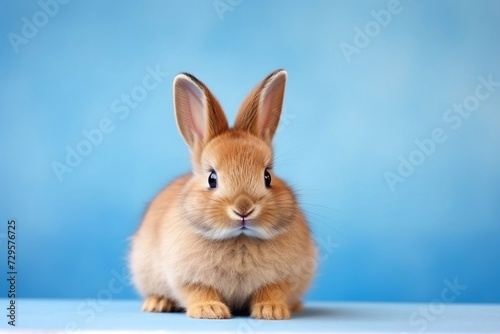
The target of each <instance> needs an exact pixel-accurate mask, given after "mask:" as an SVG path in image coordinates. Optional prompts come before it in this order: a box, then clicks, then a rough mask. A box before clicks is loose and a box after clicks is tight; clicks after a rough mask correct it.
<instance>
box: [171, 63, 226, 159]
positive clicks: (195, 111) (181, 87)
mask: <svg viewBox="0 0 500 334" xmlns="http://www.w3.org/2000/svg"><path fill="white" fill-rule="evenodd" d="M174 110H175V118H176V120H177V126H178V128H179V131H180V133H181V134H182V136H183V137H184V140H185V141H186V143H187V144H188V145H189V148H190V149H191V150H193V149H194V148H195V147H196V146H197V145H204V144H206V143H207V142H208V141H209V140H210V139H212V138H213V137H215V136H217V135H219V134H221V133H222V132H225V131H227V130H228V128H229V126H228V123H227V119H226V116H225V115H224V112H223V111H222V108H221V106H220V104H219V102H218V101H217V99H215V97H214V96H213V95H212V93H211V92H210V90H209V89H208V88H207V87H206V86H205V85H204V84H203V83H202V82H201V81H199V80H198V79H196V78H195V77H194V76H193V75H191V74H188V73H182V74H179V75H177V76H176V77H175V79H174Z"/></svg>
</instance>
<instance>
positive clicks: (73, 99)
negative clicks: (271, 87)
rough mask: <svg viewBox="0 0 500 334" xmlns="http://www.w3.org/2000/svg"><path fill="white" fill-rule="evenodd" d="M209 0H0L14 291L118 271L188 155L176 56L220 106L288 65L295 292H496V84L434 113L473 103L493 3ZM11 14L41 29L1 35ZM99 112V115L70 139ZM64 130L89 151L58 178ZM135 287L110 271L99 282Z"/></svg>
mask: <svg viewBox="0 0 500 334" xmlns="http://www.w3.org/2000/svg"><path fill="white" fill-rule="evenodd" d="M47 1H48V0H42V2H41V3H44V4H45V3H47ZM220 3H226V4H228V3H229V1H228V0H221V2H217V1H212V0H209V1H148V2H138V1H107V2H105V3H104V2H102V1H96V0H92V1H77V0H73V1H69V2H68V3H67V4H65V5H62V4H61V5H60V6H59V7H58V9H57V13H56V9H55V7H51V8H52V9H48V11H51V12H52V14H53V17H49V16H48V15H46V17H47V18H48V20H47V22H46V24H43V23H44V21H43V20H44V17H43V13H42V14H39V13H40V12H41V11H43V9H42V7H41V5H40V4H39V2H37V1H17V0H5V1H2V2H1V4H0V35H1V36H3V37H2V40H1V42H0V50H1V51H0V52H1V53H0V61H1V64H2V66H1V70H0V71H1V76H0V82H1V87H2V90H1V91H0V110H1V113H0V152H1V157H2V163H1V164H0V199H1V200H0V213H1V216H0V224H1V225H0V233H1V232H4V227H5V223H6V220H7V219H9V218H15V219H16V220H17V222H18V226H19V229H18V238H17V242H18V263H17V267H18V268H17V269H18V271H19V273H20V276H19V280H18V286H17V289H18V290H17V291H18V295H19V296H21V297H43V298H96V297H97V296H99V294H100V293H101V292H102V291H103V290H106V289H107V287H108V284H109V282H110V280H112V279H113V277H114V273H115V274H116V272H121V271H122V268H124V265H125V258H126V252H127V247H128V241H127V238H128V237H129V236H130V235H131V234H132V233H133V232H134V230H135V228H136V226H137V225H138V223H139V221H140V219H141V215H142V213H143V211H144V209H145V207H146V205H147V203H148V202H149V201H150V200H151V198H152V197H153V196H154V195H155V193H156V192H157V191H159V190H160V189H161V188H162V186H163V185H164V184H166V183H167V182H168V181H169V180H171V179H172V178H174V177H175V176H177V175H179V174H181V173H184V172H185V171H187V170H189V159H188V153H187V149H186V147H185V145H184V143H183V141H182V139H181V137H180V135H179V134H178V132H177V129H176V126H175V124H174V117H173V112H172V104H171V99H172V96H171V91H172V87H171V82H172V79H173V77H174V75H175V74H177V73H179V72H182V71H189V72H191V73H194V74H195V75H196V76H198V77H199V78H200V79H201V80H203V81H204V82H205V83H206V84H207V85H208V86H209V87H210V88H212V90H213V92H214V93H215V95H216V96H218V97H219V99H220V100H221V102H222V104H223V106H224V107H225V109H226V111H227V113H228V114H229V115H230V119H232V118H233V117H234V114H235V110H236V109H237V106H238V105H239V103H240V102H241V100H242V99H243V97H244V96H245V95H246V94H247V93H248V92H249V91H250V89H251V88H252V87H253V86H254V85H255V84H256V83H257V82H258V81H259V80H261V79H262V78H263V77H264V76H265V75H267V74H268V73H269V72H271V71H272V70H274V69H276V68H285V69H286V70H287V71H288V73H289V82H288V87H287V94H286V102H285V115H284V118H283V123H282V127H281V129H280V132H279V133H278V135H277V138H276V142H275V144H276V145H275V146H276V151H277V155H276V157H277V159H276V160H277V161H276V171H277V173H278V174H280V175H281V176H283V177H284V178H285V179H286V180H288V181H289V182H290V183H291V184H292V185H293V186H294V187H295V188H296V189H297V190H298V193H299V195H300V201H301V203H302V206H303V208H304V209H305V210H306V212H307V215H308V217H309V219H310V222H311V226H312V229H313V231H314V233H315V236H316V239H317V241H318V245H319V247H320V255H321V261H320V264H319V272H318V276H317V279H316V281H315V283H314V285H313V287H312V289H311V290H310V293H309V294H308V296H307V298H308V299H311V300H366V301H421V302H429V301H431V300H433V299H435V298H439V296H440V292H441V291H442V290H443V289H444V288H445V287H446V281H453V280H455V279H456V280H458V282H459V284H460V285H463V286H466V288H465V289H464V290H463V291H462V293H461V294H460V295H459V296H457V302H497V303H498V302H500V285H499V282H500V266H499V265H498V254H500V243H499V242H498V240H499V238H500V154H499V152H500V88H498V87H497V88H495V90H494V92H492V93H491V94H490V97H488V98H485V99H484V101H483V100H481V101H480V105H479V106H478V107H477V109H476V110H474V111H473V112H472V113H471V115H470V117H468V118H463V119H462V118H457V114H454V115H453V118H450V117H451V114H447V110H448V109H450V108H452V107H453V104H455V103H463V102H464V101H468V102H469V103H472V102H474V100H473V99H472V100H471V98H470V96H473V95H474V94H476V87H477V86H478V85H480V82H481V81H480V79H479V78H480V77H483V78H488V76H490V75H491V76H492V78H493V79H494V80H495V81H500V62H499V59H500V43H498V42H499V40H498V35H499V32H500V2H498V1H474V0H470V1H455V0H449V1H432V0H419V1H403V0H402V1H401V3H400V6H399V7H398V10H396V11H397V13H395V14H392V15H391V19H390V22H388V23H387V24H386V21H388V19H387V18H385V19H384V17H383V13H387V11H388V10H389V9H391V8H392V7H391V6H392V5H391V3H392V2H390V1H385V0H384V1H370V2H359V1H356V2H352V1H348V0H346V1H326V0H325V1H313V2H311V1H265V2H263V1H260V2H255V1H231V3H232V4H233V5H228V6H229V7H224V8H225V9H226V10H227V11H225V12H223V13H222V12H220V11H222V10H223V8H222V7H217V8H219V13H218V12H217V9H216V7H214V5H220ZM381 10H385V11H386V12H381ZM372 11H375V14H373V13H371V12H372ZM377 13H378V14H377ZM381 13H382V14H381ZM219 14H220V15H219ZM374 15H375V16H377V17H378V18H379V20H382V21H381V22H383V24H384V25H386V26H382V25H379V28H380V29H379V30H380V31H378V33H377V24H374V23H373V22H375V21H374V20H375V19H374ZM381 15H382V16H381ZM24 18H26V20H27V21H28V22H31V23H33V22H34V20H36V22H38V23H37V24H39V25H41V27H40V28H39V29H38V31H36V32H34V31H31V32H30V31H29V29H28V28H25V34H24V35H25V36H27V37H29V38H26V43H24V44H19V45H17V46H15V44H11V43H10V42H9V38H11V37H12V36H13V35H11V34H10V33H13V34H18V35H23V25H26V24H27V23H25V21H23V20H24ZM384 20H385V21H384ZM356 27H358V28H360V29H363V30H364V29H365V28H367V29H372V30H369V31H370V32H369V33H370V34H371V35H372V36H373V37H372V38H371V39H370V42H369V43H368V42H367V41H366V40H365V41H363V40H362V38H360V37H359V36H358V37H357V36H356V34H357V33H356V31H357V30H356ZM26 29H28V30H26ZM373 29H375V30H373ZM9 36H10V37H9ZM342 43H348V44H350V45H354V46H355V45H358V50H357V51H356V52H358V51H359V52H358V53H353V54H352V55H351V56H349V57H345V56H344V54H343V52H342V47H344V49H345V48H346V44H342ZM356 43H357V44H356ZM365 44H368V45H365ZM12 45H14V47H13V46H12ZM16 50H17V53H16ZM349 50H351V51H352V50H353V49H349ZM348 58H349V59H348ZM348 60H350V62H348ZM157 66H159V70H160V72H161V73H166V74H165V75H164V76H163V75H162V74H161V73H160V74H157V75H156V77H157V81H156V82H155V81H154V79H150V78H149V77H148V75H150V74H149V73H150V72H151V71H155V69H156V67H157ZM148 78H149V79H148ZM144 80H145V81H144ZM152 86H155V88H152ZM141 87H149V88H151V89H150V90H146V89H145V88H141ZM485 89H486V88H484V87H483V88H481V89H480V91H479V93H480V94H483V95H484V94H486V93H487V92H488V91H487V89H486V90H485ZM144 92H146V93H147V96H144V97H143V96H142V95H140V94H141V93H144ZM131 94H135V96H136V100H135V102H134V101H132V102H129V103H130V107H127V102H125V99H126V98H127V97H126V95H131ZM107 119H109V122H108V121H106V120H107ZM459 122H461V123H459ZM97 127H101V130H100V131H102V130H104V131H108V132H109V133H105V134H104V135H103V137H102V139H100V138H99V135H96V134H95V131H94V132H91V133H94V135H95V137H94V141H95V142H96V143H98V144H96V146H91V147H90V148H89V147H84V146H85V144H82V143H84V141H85V140H86V137H85V135H84V133H83V132H84V131H91V130H92V129H95V128H97ZM436 128H441V129H442V131H443V133H442V134H441V135H439V136H437V137H436V138H437V139H438V141H442V138H443V136H446V140H445V141H444V142H442V143H437V144H435V146H436V148H435V149H434V152H433V153H432V154H430V155H429V156H428V157H426V158H425V161H423V163H422V164H421V165H420V166H417V167H415V168H414V171H413V172H411V173H410V171H407V174H411V175H407V177H405V178H404V179H405V182H404V183H398V184H396V185H395V186H394V191H391V187H390V186H389V185H388V183H387V182H386V179H385V177H384V175H385V174H386V172H392V173H397V170H398V165H399V164H400V156H402V157H403V158H405V159H409V158H410V156H413V159H417V160H418V158H419V153H418V152H419V151H418V146H417V144H415V141H423V140H424V139H426V138H430V137H431V135H432V132H433V130H434V129H436ZM111 129H112V130H111ZM427 143H428V142H427ZM78 145H83V146H82V147H80V148H81V149H88V150H91V152H90V153H89V154H88V156H86V157H84V158H83V159H82V161H81V162H80V163H79V164H78V163H77V161H73V162H74V163H75V164H78V165H77V166H75V167H74V168H72V169H73V171H72V172H71V173H66V174H63V175H62V177H61V182H60V180H59V179H58V177H57V175H56V173H55V172H54V169H53V164H54V162H59V163H65V159H66V155H67V147H69V148H71V149H76V148H77V146H78ZM431 146H432V145H431ZM427 150H430V148H429V147H428V148H427ZM414 152H417V153H414ZM420 158H421V157H420ZM417 162H418V161H417ZM0 246H1V249H0V263H2V266H4V264H5V263H6V262H5V259H4V257H5V253H6V252H5V250H4V248H3V247H4V246H3V243H2V244H1V245H0ZM2 270H4V269H3V267H2ZM0 281H1V282H2V283H0V284H1V286H0V291H4V285H3V284H5V282H4V280H3V279H2V280H0ZM135 296H136V295H135V293H134V291H133V289H132V287H130V286H129V285H128V284H126V283H123V284H122V285H121V288H120V289H118V290H116V293H114V294H113V298H114V299H120V298H134V297H135ZM151 317H155V316H151ZM159 319H164V318H159Z"/></svg>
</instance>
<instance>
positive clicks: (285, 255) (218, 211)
mask: <svg viewBox="0 0 500 334" xmlns="http://www.w3.org/2000/svg"><path fill="white" fill-rule="evenodd" d="M286 77H287V74H286V72H285V71H283V70H278V71H275V72H273V73H271V74H270V75H269V76H268V77H267V78H265V79H264V80H263V81H262V82H261V83H260V84H259V85H258V86H257V87H256V88H255V89H254V90H253V91H252V92H251V93H250V95H249V96H248V97H247V98H246V100H245V102H244V103H243V105H242V107H241V109H240V110H239V112H238V115H237V117H236V121H235V124H234V127H233V128H232V129H230V128H229V126H228V122H227V120H226V117H225V115H224V112H223V111H222V108H221V106H220V104H219V102H218V101H217V100H216V99H215V97H214V96H213V95H212V93H211V92H210V91H209V90H208V88H207V87H206V86H205V85H204V84H203V83H202V82H200V81H199V80H198V79H196V78H195V77H194V76H192V75H190V74H187V73H185V74H179V75H177V76H176V78H175V80H174V107H175V116H176V120H177V125H178V127H179V130H180V132H181V134H182V136H183V137H184V139H185V141H186V142H187V144H188V145H189V148H190V151H191V158H192V165H193V171H192V172H191V173H189V174H187V175H185V176H182V177H180V178H178V179H176V180H175V181H174V182H172V183H171V184H170V185H168V186H167V187H166V188H165V189H164V190H163V191H161V192H160V194H159V195H158V196H157V197H156V198H155V199H154V200H153V202H152V203H151V204H150V206H149V208H148V210H147V212H146V215H145V217H144V220H143V221H142V224H141V225H140V227H139V229H138V231H137V232H136V233H135V235H134V236H133V239H132V248H131V253H130V268H131V271H132V277H133V282H134V284H135V286H136V287H137V289H138V290H139V292H140V293H141V294H142V295H143V296H144V297H145V301H144V304H143V307H142V308H143V310H144V311H148V312H170V311H174V310H178V309H186V312H187V315H188V316H191V317H194V318H210V319H221V318H230V317H231V312H233V313H234V312H250V314H251V316H252V317H255V318H263V319H287V318H290V312H291V311H295V310H299V309H300V308H301V302H300V298H301V296H302V295H303V293H304V292H305V290H306V289H307V287H308V285H309V284H310V281H311V279H312V277H313V274H314V271H315V268H316V248H315V246H314V243H313V241H312V239H311V233H310V230H309V227H308V225H307V222H306V219H305V218H304V214H303V213H302V211H301V209H300V208H299V206H298V203H297V201H296V199H295V196H294V194H293V192H292V190H291V189H290V188H289V187H288V186H287V185H286V184H285V183H284V182H283V181H282V180H280V179H279V178H278V177H277V176H275V175H274V173H273V170H272V164H273V150H272V146H271V140H272V138H273V136H274V133H275V132H276V129H277V127H278V123H279V119H280V115H281V109H282V104H283V97H284V92H285V83H286Z"/></svg>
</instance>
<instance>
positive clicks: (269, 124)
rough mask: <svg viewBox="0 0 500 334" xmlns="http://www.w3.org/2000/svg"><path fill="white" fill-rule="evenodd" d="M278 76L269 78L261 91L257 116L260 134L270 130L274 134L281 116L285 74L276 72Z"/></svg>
mask: <svg viewBox="0 0 500 334" xmlns="http://www.w3.org/2000/svg"><path fill="white" fill-rule="evenodd" d="M278 76H279V77H275V78H273V79H274V80H273V79H271V82H269V83H268V84H267V85H266V86H265V87H264V89H263V90H262V92H261V96H260V110H259V117H258V129H259V132H260V134H261V135H266V131H267V130H270V131H271V133H270V134H271V135H272V134H274V132H275V131H276V128H277V126H278V123H279V119H280V116H281V108H282V105H283V93H284V88H285V80H286V76H285V75H281V74H278Z"/></svg>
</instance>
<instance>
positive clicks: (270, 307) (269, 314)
mask: <svg viewBox="0 0 500 334" xmlns="http://www.w3.org/2000/svg"><path fill="white" fill-rule="evenodd" d="M251 315H252V318H256V319H266V320H283V319H290V310H289V309H288V305H287V304H286V303H282V302H277V303H276V302H263V303H256V304H254V305H253V307H252V314H251Z"/></svg>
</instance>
